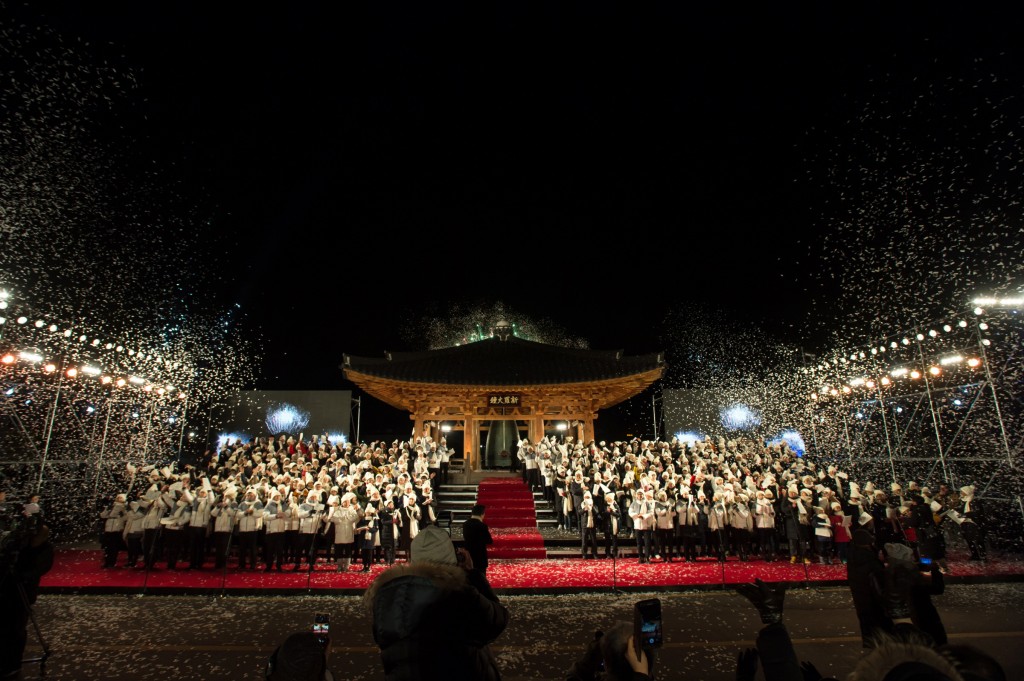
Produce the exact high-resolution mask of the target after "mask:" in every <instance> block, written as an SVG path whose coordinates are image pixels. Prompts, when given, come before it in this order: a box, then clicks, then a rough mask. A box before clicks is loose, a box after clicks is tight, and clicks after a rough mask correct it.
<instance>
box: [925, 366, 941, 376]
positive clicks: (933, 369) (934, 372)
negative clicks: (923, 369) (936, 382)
mask: <svg viewBox="0 0 1024 681" xmlns="http://www.w3.org/2000/svg"><path fill="white" fill-rule="evenodd" d="M928 373H930V374H931V375H932V376H938V375H939V374H941V373H942V369H940V368H939V367H929V369H928Z"/></svg>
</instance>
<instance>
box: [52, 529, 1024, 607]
mask: <svg viewBox="0 0 1024 681" xmlns="http://www.w3.org/2000/svg"><path fill="white" fill-rule="evenodd" d="M492 534H495V533H494V532H492ZM498 536H506V535H504V534H498V535H496V536H495V541H497V540H498ZM538 536H539V535H538ZM520 540H521V541H526V537H525V536H524V537H522V538H521V539H520ZM530 541H535V540H534V539H530ZM493 548H494V547H492V549H493ZM539 551H540V552H541V554H543V548H540V549H539ZM492 555H493V553H492ZM965 557H966V556H964V557H960V556H955V557H953V556H951V560H950V573H949V575H947V577H946V579H947V581H949V582H951V583H953V582H970V581H1019V580H1021V579H1024V562H1022V561H1021V560H1020V559H1019V558H1018V557H994V558H992V559H990V560H989V561H988V562H986V563H972V562H968V561H966V560H963V559H962V558H965ZM957 558H960V560H957ZM121 560H122V561H123V560H124V554H122V556H121ZM101 562H102V554H101V552H100V551H99V550H98V549H96V550H58V552H57V558H56V563H55V565H54V567H53V569H52V570H51V571H50V572H49V573H47V574H46V576H44V577H43V580H42V583H41V590H42V591H43V592H44V593H47V592H48V593H55V592H72V593H89V592H92V593H102V592H107V593H140V592H147V593H172V592H177V593H203V592H207V593H208V592H219V591H231V592H235V593H246V592H250V593H251V592H287V593H296V592H323V593H329V592H337V591H340V592H346V591H352V592H359V591H362V590H363V589H365V588H366V587H367V586H369V584H370V582H372V581H373V579H374V578H375V577H376V576H377V575H379V574H380V573H381V572H383V571H384V569H385V566H384V565H374V566H373V568H372V570H371V571H370V572H360V571H359V568H358V566H356V567H353V568H352V570H350V571H349V572H347V573H339V572H336V571H335V570H334V569H333V568H328V566H327V565H321V566H320V567H319V568H318V569H317V570H316V571H314V572H313V573H312V574H310V573H307V572H288V571H286V572H283V573H278V572H263V571H262V570H260V571H256V572H237V571H236V570H235V569H234V568H231V569H229V570H228V571H227V572H226V573H225V572H223V571H217V572H215V571H213V570H212V569H209V568H208V569H206V570H199V571H196V570H189V571H185V570H178V571H170V570H167V569H165V568H163V567H158V568H156V569H154V570H152V571H151V572H150V573H149V575H148V578H147V575H146V573H145V571H144V570H129V569H126V568H114V569H112V570H104V569H101V568H100V564H101ZM158 565H159V564H158ZM487 577H488V579H489V580H490V582H491V585H492V586H493V587H494V588H495V589H498V590H500V591H504V592H507V593H515V592H523V591H525V592H537V591H560V590H565V591H570V590H571V591H603V590H608V589H611V588H622V589H632V590H635V591H642V590H645V589H649V588H652V587H658V588H673V587H677V588H696V587H710V588H718V587H727V588H728V587H730V586H731V585H734V584H739V583H742V582H750V581H753V580H754V578H755V577H760V578H761V579H763V580H765V581H767V582H794V583H801V584H802V583H805V582H811V583H817V584H842V583H844V582H845V581H846V566H845V565H818V564H814V565H808V566H806V570H805V567H804V566H803V565H791V564H790V563H789V562H786V561H780V562H773V563H765V562H762V561H752V562H748V563H744V562H741V561H738V560H735V559H730V560H728V561H727V562H726V563H725V564H722V563H719V562H717V561H715V560H713V559H701V560H700V561H698V562H696V563H679V562H673V563H659V562H654V563H648V564H644V565H640V564H638V563H637V561H636V559H625V558H624V559H619V560H616V561H612V560H602V559H599V560H584V559H582V558H559V559H544V560H530V559H522V558H515V559H503V558H496V559H492V560H491V563H490V567H489V568H488V570H487Z"/></svg>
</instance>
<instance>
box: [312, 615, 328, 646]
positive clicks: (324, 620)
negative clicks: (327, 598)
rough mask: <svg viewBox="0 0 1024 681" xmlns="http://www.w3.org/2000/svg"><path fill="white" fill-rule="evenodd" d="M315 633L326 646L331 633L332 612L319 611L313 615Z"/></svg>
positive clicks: (321, 643)
mask: <svg viewBox="0 0 1024 681" xmlns="http://www.w3.org/2000/svg"><path fill="white" fill-rule="evenodd" d="M313 633H314V634H316V640H317V641H319V642H320V645H322V646H326V645H327V641H328V639H329V638H330V634H331V614H330V613H327V612H318V613H316V614H314V615H313Z"/></svg>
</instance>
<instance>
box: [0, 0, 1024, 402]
mask: <svg viewBox="0 0 1024 681" xmlns="http://www.w3.org/2000/svg"><path fill="white" fill-rule="evenodd" d="M977 4H978V3H970V5H971V6H970V7H968V6H967V4H962V5H960V6H954V5H953V4H952V3H949V4H948V6H947V4H945V3H927V4H925V3H921V4H912V3H911V4H907V3H819V4H817V5H815V6H813V8H812V9H805V8H801V9H798V6H797V5H793V6H790V7H787V6H785V5H780V4H778V3H761V4H758V5H756V6H754V7H750V8H742V9H740V8H732V7H730V8H728V9H727V8H723V7H720V6H717V5H715V4H714V3H702V4H700V5H699V6H698V5H697V4H695V3H680V2H667V3H622V4H618V3H606V2H581V3H550V2H540V3H530V2H491V3H479V2H465V3H381V2H341V3H291V4H287V5H280V6H276V7H274V8H273V9H270V10H262V11H256V10H255V5H247V6H242V5H234V4H233V5H232V7H233V9H230V10H229V9H228V8H227V7H225V6H224V4H223V3H191V2H182V3H125V2H114V3H102V6H97V5H95V3H84V4H83V3H53V4H51V3H31V5H32V6H31V7H30V6H27V5H23V4H20V3H13V2H8V3H6V5H4V4H3V3H0V8H2V15H0V17H2V20H3V22H4V25H5V26H6V28H5V32H6V33H5V37H7V38H8V40H7V41H6V42H7V44H8V47H7V48H0V49H3V50H4V51H3V57H4V59H5V61H6V62H7V63H9V64H14V65H15V66H16V67H17V68H16V69H15V71H16V73H17V76H16V77H15V79H14V80H13V81H12V83H11V84H10V87H9V88H8V92H7V94H6V95H5V100H4V102H3V106H4V110H5V111H6V113H7V114H8V120H9V121H12V120H14V121H16V123H11V122H9V123H8V124H6V127H4V128H3V129H2V130H0V132H3V133H5V135H9V136H11V137H10V138H9V139H8V142H7V143H5V147H4V153H5V155H7V156H8V157H9V159H10V158H21V157H22V156H21V154H24V153H26V149H29V150H30V151H31V152H32V153H33V154H36V155H37V156H36V157H37V158H39V157H43V158H45V159H46V160H45V162H43V161H40V164H41V165H44V166H46V167H53V164H54V163H55V161H53V158H55V157H57V156H59V155H60V152H59V151H58V149H63V148H64V146H63V145H64V144H65V141H64V140H65V139H66V137H65V136H64V135H63V133H62V134H61V135H56V134H51V133H52V130H53V129H54V127H55V126H56V127H59V126H61V125H64V124H65V123H66V121H67V115H68V112H69V111H74V115H75V116H77V117H79V120H78V123H77V124H76V125H75V126H74V130H75V131H76V133H75V134H76V136H77V137H78V138H79V139H76V140H74V145H79V146H81V147H82V148H86V149H88V150H89V152H90V153H88V154H80V155H78V156H76V158H78V159H82V160H80V161H67V160H65V161H62V163H63V164H65V165H63V166H62V172H61V174H60V177H61V178H64V177H66V176H67V174H68V172H67V170H68V168H71V169H72V170H73V171H74V172H73V173H71V174H75V173H80V174H81V176H82V178H88V180H89V182H85V184H89V183H90V182H92V183H94V184H95V187H91V188H92V189H96V190H97V191H98V192H99V193H100V194H104V193H105V194H106V196H105V199H104V201H103V206H104V208H103V209H102V210H101V209H100V208H97V207H95V206H93V207H92V208H91V209H90V211H88V213H89V214H90V215H93V216H95V215H101V214H102V215H103V216H104V217H103V220H105V221H107V222H109V224H106V223H105V224H106V226H105V227H104V230H109V231H104V233H105V234H107V235H108V238H107V239H106V240H104V242H103V243H105V244H107V245H109V244H110V243H111V242H112V241H113V242H117V243H119V244H120V246H119V249H125V250H126V251H128V252H130V248H129V246H130V245H131V244H132V243H135V242H137V246H138V251H139V253H138V254H137V256H138V257H139V258H140V262H142V263H145V265H144V266H142V267H140V269H142V270H146V271H148V272H149V273H150V274H151V275H152V279H148V278H147V277H148V276H149V275H146V274H144V273H139V274H133V275H131V276H130V277H128V275H122V277H128V279H129V280H130V281H129V283H130V284H131V286H128V285H125V287H126V288H125V289H121V290H119V289H118V288H117V287H116V286H114V284H112V283H107V282H108V280H109V279H111V277H110V276H109V275H110V272H111V271H112V270H113V268H114V267H115V266H116V265H114V264H112V263H106V262H105V260H104V258H105V257H106V255H105V254H104V252H103V251H102V249H98V250H97V252H96V253H95V254H94V257H92V258H91V259H90V258H85V259H83V262H81V263H79V264H76V265H74V269H75V271H76V272H79V271H80V272H81V273H82V274H83V276H84V277H86V278H87V279H89V280H90V281H92V282H93V285H94V286H95V287H98V292H97V293H95V294H94V295H96V303H97V307H102V306H104V305H107V306H109V307H110V309H114V310H118V309H121V308H122V307H128V308H131V313H130V314H129V315H128V317H132V318H134V317H138V318H140V319H142V318H147V319H148V318H150V317H151V316H153V315H155V314H156V313H152V314H151V311H152V310H154V309H159V310H165V311H166V313H167V316H168V317H169V318H170V317H173V316H174V315H181V316H188V315H190V314H192V313H193V312H194V311H195V308H194V307H193V306H199V305H201V306H205V308H208V309H212V310H227V311H228V313H227V314H226V316H225V317H224V319H226V321H225V322H224V324H225V327H224V333H226V334H239V335H242V336H244V337H245V338H247V339H249V340H250V341H251V342H253V343H254V344H255V345H256V347H257V348H258V349H259V354H260V358H259V360H258V362H257V363H256V367H255V368H254V373H255V381H254V384H253V386H252V387H257V388H267V389H289V390H294V389H347V388H350V387H351V386H350V385H349V384H347V383H346V382H345V381H344V380H343V376H342V373H341V371H340V369H339V368H338V365H339V364H340V363H341V359H342V355H343V353H349V354H355V355H366V356H380V355H381V354H382V353H383V352H384V351H385V350H415V349H425V348H427V347H432V346H437V345H441V344H446V343H448V342H450V341H451V340H453V339H459V338H461V337H463V336H464V335H465V334H466V333H468V332H469V331H470V330H471V329H472V328H473V324H474V323H476V322H479V323H482V324H484V325H489V324H493V323H494V322H495V321H497V318H496V317H498V316H505V317H508V318H510V321H515V322H518V323H520V324H522V325H524V326H525V327H529V328H531V329H532V330H534V332H535V336H536V337H537V338H538V339H541V340H551V341H559V340H563V339H570V340H571V341H572V342H578V341H582V342H583V343H584V344H585V345H588V346H589V347H591V348H594V349H623V350H624V351H625V352H626V353H627V354H640V353H645V352H651V351H656V350H666V351H667V352H668V353H669V357H670V362H672V361H674V362H676V363H677V364H678V363H681V362H682V363H685V362H686V361H688V357H689V354H688V353H689V351H688V350H687V348H689V347H692V345H693V344H694V343H698V342H701V339H704V340H707V339H709V338H712V337H720V336H727V335H733V334H735V331H734V330H735V329H742V331H743V333H749V334H751V336H752V337H754V338H757V339H759V342H763V343H765V344H766V345H770V344H774V343H776V342H778V343H785V344H789V345H792V346H797V347H805V348H808V349H811V350H814V351H815V352H820V351H822V350H823V349H824V348H827V347H829V346H830V345H831V344H835V343H839V342H842V341H843V340H844V339H845V338H847V337H848V336H850V335H852V336H853V337H854V338H858V339H863V338H866V337H868V336H869V335H870V334H879V335H884V334H885V333H887V332H895V331H893V330H894V329H895V330H898V329H899V326H900V325H901V324H903V325H906V324H909V323H911V322H912V321H914V320H918V321H920V320H922V319H931V318H933V317H935V316H938V315H941V314H943V313H945V312H946V311H948V310H955V309H961V308H962V307H963V305H964V303H965V301H966V300H967V299H968V297H969V295H970V294H972V293H973V292H975V291H977V290H981V289H985V290H986V291H1014V290H1018V289H1019V287H1020V286H1021V284H1022V283H1024V281H1022V280H1021V277H1020V274H1021V269H1022V265H1021V258H1020V252H1021V248H1020V247H1021V221H1020V217H1021V216H1020V205H1019V199H1020V196H1021V193H1020V189H1021V184H1022V183H1021V181H1020V175H1021V173H1020V168H1019V162H1020V161H1021V159H1022V155H1021V149H1020V135H1021V131H1022V130H1024V128H1021V126H1020V123H1021V120H1022V107H1021V96H1022V94H1024V90H1022V86H1024V61H1022V55H1021V50H1020V47H1019V46H1018V44H1019V42H1020V41H1019V36H1020V35H1021V33H1020V29H1021V25H1020V24H1021V22H1020V17H1019V16H1017V15H1016V14H1015V13H1008V12H1007V10H1005V9H1004V6H1002V5H1001V4H994V5H991V6H990V8H989V9H985V8H982V7H976V6H974V5H977ZM36 5H45V6H46V8H47V9H46V10H45V11H43V10H40V9H39V8H38V7H36ZM40 46H41V47H40ZM58 46H59V47H58ZM63 49H69V50H71V51H72V53H73V56H72V57H71V58H68V57H67V56H66V55H65V56H63V57H60V58H58V57H57V56H54V55H56V54H58V53H59V52H60V51H61V50H63ZM81 64H86V65H90V66H89V67H88V68H85V69H78V68H77V66H78V65H81ZM40 65H42V66H41V67H40ZM95 65H106V66H109V67H110V72H104V73H101V74H97V73H94V72H92V71H90V69H91V68H92V66H95ZM37 71H38V72H37ZM40 73H41V74H43V75H39V74H40ZM82 73H85V74H86V75H80V74H82ZM46 78H49V79H51V83H49V84H46V83H44V82H41V81H40V79H46ZM33 79H35V80H33ZM79 79H81V80H84V81H86V84H85V85H82V86H81V91H88V92H100V93H101V94H100V95H99V96H97V97H96V98H95V100H89V101H88V102H86V103H85V104H82V103H80V102H77V100H76V103H75V104H74V105H73V106H71V105H67V104H66V102H64V98H68V100H70V99H71V98H73V96H77V95H78V94H80V90H79V88H78V86H76V85H74V84H75V83H76V82H78V80H79ZM26 83H28V84H31V83H38V84H40V85H52V87H49V86H47V87H42V88H41V89H42V90H44V91H45V93H46V94H45V97H46V98H47V99H46V101H50V99H52V100H54V101H57V100H60V101H61V102H64V103H62V104H61V105H60V106H56V105H55V107H56V108H55V109H54V111H58V110H59V113H60V115H54V116H50V115H44V114H46V111H45V110H44V109H43V108H42V107H39V108H38V109H36V108H34V107H35V105H36V102H34V100H32V98H30V97H21V96H17V92H18V90H19V88H25V87H26V85H25V84H26ZM30 89H31V88H30ZM12 93H15V94H12ZM82 101H85V97H84V96H83V97H82ZM18 107H20V109H19V116H16V117H11V112H12V111H14V110H15V109H16V108H18ZM55 121H56V122H55ZM36 139H38V140H39V144H32V143H31V142H32V141H33V140H36ZM82 139H85V140H87V143H83V142H82ZM23 140H28V142H26V143H24V144H23ZM74 145H72V147H71V148H72V149H74V148H77V147H76V146H74ZM41 149H42V151H40V150H41ZM47 164H49V165H47ZM5 165H7V166H8V170H7V171H5V175H4V185H3V189H4V196H5V197H6V198H5V201H4V203H5V206H6V207H7V209H8V215H9V216H10V215H21V216H22V217H24V216H26V215H29V216H33V215H34V216H35V217H36V218H37V220H36V222H37V224H33V221H32V220H24V221H23V222H22V223H19V224H14V221H13V220H11V219H10V218H8V220H9V221H8V222H7V223H6V227H7V229H6V232H8V233H10V234H11V235H13V237H14V238H15V240H16V241H17V240H18V239H19V238H21V240H23V241H25V242H27V243H29V244H31V243H33V238H32V230H33V229H35V230H36V232H37V233H38V232H39V231H40V230H41V229H42V228H41V227H40V225H43V224H45V225H46V226H47V229H48V230H52V231H53V232H54V233H56V232H58V231H60V230H62V229H63V230H64V232H63V234H64V235H65V236H66V237H67V239H68V241H69V243H73V242H74V240H75V239H77V238H79V237H80V235H79V234H78V233H77V232H75V231H74V230H75V229H77V227H76V226H75V225H76V224H77V223H78V222H80V220H79V218H77V217H73V216H76V214H77V213H85V212H86V211H84V210H78V209H77V208H76V205H75V204H74V201H75V200H82V201H85V200H86V199H85V198H82V199H74V198H73V197H71V198H67V197H69V196H70V195H71V194H72V193H71V192H67V191H61V192H58V191H56V190H50V191H51V193H52V194H53V195H54V196H57V195H59V196H61V197H64V199H66V201H67V203H66V204H65V205H62V207H61V210H60V211H59V213H58V211H57V210H56V209H53V210H52V211H49V212H48V209H44V208H32V209H31V210H30V209H29V208H28V207H27V206H28V203H27V201H28V199H27V198H26V197H28V196H29V195H30V191H29V190H28V189H27V187H28V185H29V184H30V181H29V179H27V177H26V175H25V174H24V172H23V171H24V168H21V167H18V164H15V163H6V164H5ZM97 168H102V169H103V171H102V172H99V173H98V172H97V170H96V169H97ZM122 176H123V177H127V178H129V179H130V180H133V181H138V182H139V183H140V184H144V186H145V192H139V191H134V190H133V191H128V190H127V189H124V186H125V185H124V184H123V183H119V182H114V181H108V182H103V181H99V180H96V178H100V179H103V178H117V177H122ZM62 181H63V180H62ZM33 182H34V180H33ZM90 186H91V185H90ZM133 186H134V185H133ZM114 187H117V189H116V190H115V189H114ZM33 191H35V190H33ZM122 192H123V194H122ZM85 194H86V192H83V196H84V195H85ZM92 195H93V194H92V193H90V194H89V196H92ZM154 197H155V198H154ZM92 200H93V199H89V201H92ZM97 201H98V200H97ZM128 203H130V204H131V206H132V208H131V209H130V210H127V209H125V210H114V211H111V210H109V207H110V206H119V205H120V206H124V205H126V204H128ZM33 205H35V204H33ZM90 206H92V204H91V203H90ZM12 207H13V209H12ZM33 211H35V212H33ZM125 215H130V219H124V216H125ZM12 225H14V226H13V228H12ZM59 225H65V226H66V227H60V226H59ZM168 229H169V230H170V234H171V236H169V237H168V238H167V239H164V238H163V237H158V236H155V235H156V234H157V233H158V232H160V231H161V230H168ZM19 230H22V231H21V233H19ZM151 239H152V240H154V241H150V240H151ZM154 242H155V243H157V244H158V245H156V246H154V245H153V244H154ZM164 249H166V254H165V255H166V257H159V256H161V255H162V254H164ZM14 250H15V251H17V253H13V254H12V253H8V255H7V256H6V257H8V258H9V259H11V260H10V261H9V262H8V264H7V267H8V274H9V276H11V277H13V278H14V279H15V281H16V282H17V280H18V278H19V277H20V278H22V279H24V280H25V282H26V284H27V283H29V282H35V277H37V276H42V275H39V274H38V268H40V267H42V268H45V267H46V265H38V264H34V265H31V266H26V265H24V262H25V258H26V257H28V256H25V252H31V253H38V252H39V249H37V248H30V247H28V246H25V247H20V248H15V249H14ZM122 257H127V256H122ZM133 257H134V256H133ZM17 258H20V260H17ZM10 262H16V264H17V265H18V266H17V267H14V266H12V265H11V264H10ZM19 268H21V269H19ZM33 268H36V269H33ZM57 279H59V278H58V277H50V278H49V283H48V285H49V286H54V287H55V286H57V284H58V283H60V282H58V281H57ZM64 283H65V285H66V283H67V282H64ZM37 288H38V290H39V291H45V290H53V289H47V288H46V287H37ZM167 290H173V291H175V293H174V295H167V296H165V297H163V298H161V300H162V301H164V302H160V303H158V304H153V303H151V302H149V301H147V299H146V296H147V295H150V294H152V295H156V293H157V292H161V291H167ZM164 298H166V300H164ZM71 307H75V309H80V308H81V305H78V306H77V307H76V306H75V305H71ZM681 346H683V347H681ZM708 371H711V369H708Z"/></svg>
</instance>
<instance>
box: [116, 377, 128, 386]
mask: <svg viewBox="0 0 1024 681" xmlns="http://www.w3.org/2000/svg"><path fill="white" fill-rule="evenodd" d="M127 383H128V381H126V380H124V379H123V378H119V379H117V383H116V385H117V387H118V388H123V387H124V386H125V385H126V384H127Z"/></svg>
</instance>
